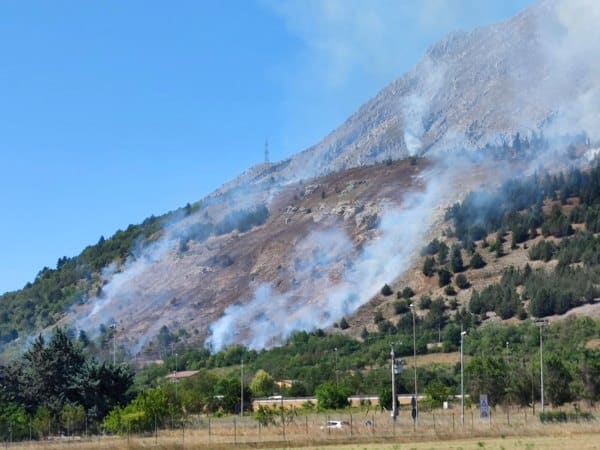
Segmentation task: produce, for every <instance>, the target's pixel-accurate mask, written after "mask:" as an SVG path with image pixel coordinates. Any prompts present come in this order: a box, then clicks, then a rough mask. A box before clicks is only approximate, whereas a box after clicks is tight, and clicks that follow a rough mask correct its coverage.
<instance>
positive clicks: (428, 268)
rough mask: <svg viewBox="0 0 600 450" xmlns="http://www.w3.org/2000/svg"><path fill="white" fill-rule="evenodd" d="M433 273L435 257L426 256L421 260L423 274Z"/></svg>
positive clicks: (427, 275) (429, 275)
mask: <svg viewBox="0 0 600 450" xmlns="http://www.w3.org/2000/svg"><path fill="white" fill-rule="evenodd" d="M434 273H435V259H433V258H432V257H431V256H427V257H426V258H425V261H424V262H423V275H425V276H426V277H431V276H433V274H434Z"/></svg>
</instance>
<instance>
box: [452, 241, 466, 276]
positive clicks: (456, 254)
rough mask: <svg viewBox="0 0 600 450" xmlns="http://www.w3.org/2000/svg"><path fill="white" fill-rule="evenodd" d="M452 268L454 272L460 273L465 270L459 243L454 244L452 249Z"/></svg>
mask: <svg viewBox="0 0 600 450" xmlns="http://www.w3.org/2000/svg"><path fill="white" fill-rule="evenodd" d="M450 270H451V271H452V272H454V273H460V272H462V271H464V270H465V266H464V263H463V259H462V255H461V252H460V246H459V245H457V244H454V245H453V246H452V249H451V251H450Z"/></svg>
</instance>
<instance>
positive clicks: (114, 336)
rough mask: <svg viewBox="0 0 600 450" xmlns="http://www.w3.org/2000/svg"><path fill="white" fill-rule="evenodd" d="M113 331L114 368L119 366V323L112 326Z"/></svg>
mask: <svg viewBox="0 0 600 450" xmlns="http://www.w3.org/2000/svg"><path fill="white" fill-rule="evenodd" d="M110 327H111V328H112V329H113V366H116V365H117V323H116V322H113V324H112V325H111V326H110Z"/></svg>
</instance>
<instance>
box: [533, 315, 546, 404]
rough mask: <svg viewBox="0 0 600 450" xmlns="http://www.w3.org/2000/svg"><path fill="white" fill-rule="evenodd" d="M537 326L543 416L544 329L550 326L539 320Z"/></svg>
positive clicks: (544, 320)
mask: <svg viewBox="0 0 600 450" xmlns="http://www.w3.org/2000/svg"><path fill="white" fill-rule="evenodd" d="M535 324H536V325H537V326H538V327H540V400H541V402H542V414H543V413H544V339H543V338H542V335H543V329H544V327H545V326H546V325H548V321H547V320H546V319H538V320H536V321H535Z"/></svg>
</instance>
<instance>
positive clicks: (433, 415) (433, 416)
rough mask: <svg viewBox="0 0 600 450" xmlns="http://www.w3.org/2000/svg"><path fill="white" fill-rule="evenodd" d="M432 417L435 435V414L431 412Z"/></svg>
mask: <svg viewBox="0 0 600 450" xmlns="http://www.w3.org/2000/svg"><path fill="white" fill-rule="evenodd" d="M431 417H432V418H433V432H434V433H435V413H434V412H433V411H431Z"/></svg>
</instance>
